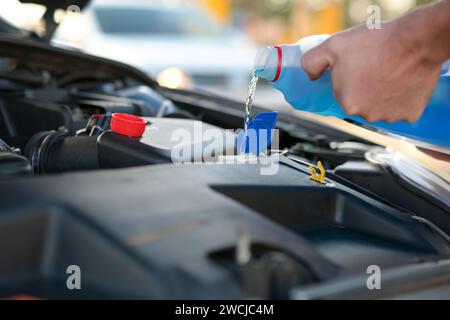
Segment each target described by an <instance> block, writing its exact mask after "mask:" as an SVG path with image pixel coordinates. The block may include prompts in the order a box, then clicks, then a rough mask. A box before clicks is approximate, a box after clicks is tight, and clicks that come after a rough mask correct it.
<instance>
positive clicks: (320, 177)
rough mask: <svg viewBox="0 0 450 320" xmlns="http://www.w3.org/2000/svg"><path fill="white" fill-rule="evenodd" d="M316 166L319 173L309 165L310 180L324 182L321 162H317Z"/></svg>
mask: <svg viewBox="0 0 450 320" xmlns="http://www.w3.org/2000/svg"><path fill="white" fill-rule="evenodd" d="M317 167H318V168H319V171H320V173H317V172H316V169H315V168H314V167H313V166H309V171H310V172H311V177H309V178H310V179H311V180H314V181H317V182H319V183H323V184H325V183H326V182H325V169H324V168H323V166H322V162H320V161H318V162H317Z"/></svg>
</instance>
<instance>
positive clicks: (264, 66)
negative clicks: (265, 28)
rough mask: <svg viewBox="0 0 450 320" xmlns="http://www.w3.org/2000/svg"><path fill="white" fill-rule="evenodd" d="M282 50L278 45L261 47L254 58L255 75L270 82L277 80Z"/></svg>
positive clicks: (279, 72)
mask: <svg viewBox="0 0 450 320" xmlns="http://www.w3.org/2000/svg"><path fill="white" fill-rule="evenodd" d="M282 59H283V50H282V48H281V47H280V46H271V47H266V48H263V49H261V50H260V51H259V52H258V54H257V55H256V58H255V63H254V69H255V72H256V75H257V76H258V77H260V78H263V79H266V80H267V81H270V82H275V81H277V80H278V78H279V77H280V74H281V67H282V61H283V60H282Z"/></svg>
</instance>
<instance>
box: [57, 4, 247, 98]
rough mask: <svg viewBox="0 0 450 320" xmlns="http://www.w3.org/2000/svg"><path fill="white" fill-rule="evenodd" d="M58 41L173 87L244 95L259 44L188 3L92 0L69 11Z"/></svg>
mask: <svg viewBox="0 0 450 320" xmlns="http://www.w3.org/2000/svg"><path fill="white" fill-rule="evenodd" d="M53 41H54V42H56V43H59V44H64V45H70V46H74V47H77V48H79V49H82V50H83V51H86V52H88V53H91V54H95V55H98V56H103V57H107V58H110V59H114V60H118V61H122V62H125V63H128V64H131V65H133V66H136V67H138V68H139V69H141V70H143V71H145V72H147V73H148V74H149V75H150V76H152V77H153V78H155V79H156V80H157V81H158V82H159V83H160V84H161V85H164V86H167V87H170V88H183V87H189V86H194V87H200V88H206V89H209V90H212V91H213V92H215V93H218V94H222V95H227V96H230V95H231V96H233V97H235V98H237V99H239V100H243V99H244V98H245V94H246V90H247V86H248V82H249V79H250V76H251V72H252V66H253V60H254V57H255V54H256V49H255V48H253V47H251V46H250V44H249V42H248V41H247V40H246V39H245V37H244V36H243V35H242V34H239V33H237V32H233V31H231V30H228V29H226V28H225V27H223V26H222V25H220V24H219V23H216V22H215V21H213V20H212V19H210V18H209V17H208V16H207V15H206V14H204V13H203V12H202V10H201V9H200V8H198V7H196V6H193V5H188V4H179V3H178V4H175V3H172V4H170V3H169V4H168V3H165V2H147V1H92V3H91V4H90V5H88V7H86V8H85V9H84V10H83V12H82V13H81V14H77V15H72V14H69V15H68V16H67V17H66V18H65V19H64V20H63V22H62V23H61V25H60V26H59V28H58V30H57V31H56V33H55V36H54V38H53Z"/></svg>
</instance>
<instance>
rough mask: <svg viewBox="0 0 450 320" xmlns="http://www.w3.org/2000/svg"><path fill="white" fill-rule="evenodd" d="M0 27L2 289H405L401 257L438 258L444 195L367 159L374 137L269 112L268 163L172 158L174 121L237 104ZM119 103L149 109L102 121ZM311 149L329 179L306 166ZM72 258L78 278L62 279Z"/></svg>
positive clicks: (442, 253) (127, 293)
mask: <svg viewBox="0 0 450 320" xmlns="http://www.w3.org/2000/svg"><path fill="white" fill-rule="evenodd" d="M2 41H3V42H4V44H7V45H4V46H2V47H3V49H2V50H3V51H2V52H0V55H1V56H2V58H0V68H1V71H0V74H1V77H0V139H1V145H0V194H1V197H0V211H1V215H0V230H1V231H0V238H1V241H0V246H1V249H2V252H3V253H4V254H3V255H2V257H1V258H0V296H2V297H7V296H14V295H19V294H27V295H31V296H36V297H39V298H153V299H155V298H156V299H162V298H171V299H178V298H194V299H200V298H208V299H214V298H226V299H243V298H261V299H270V298H275V299H286V298H310V297H312V298H330V297H343V298H350V297H358V298H364V297H371V296H377V297H379V295H381V294H383V295H401V294H403V293H405V290H406V289H405V287H406V284H407V283H410V281H411V277H413V276H414V272H410V273H408V272H406V271H405V272H399V271H401V270H403V269H402V268H412V267H416V268H417V267H418V266H424V267H423V268H425V270H422V273H423V274H427V275H428V277H431V276H432V275H433V274H436V272H437V271H436V268H443V267H442V264H438V263H437V261H439V260H441V259H444V258H445V257H448V255H449V237H448V234H449V233H450V223H449V222H450V221H448V220H449V219H450V218H449V215H448V214H449V213H450V209H449V207H448V206H447V205H446V204H445V203H442V202H440V201H438V200H436V199H431V198H430V196H429V195H427V194H426V193H424V191H423V190H420V189H419V188H417V187H415V186H414V185H410V184H406V183H405V182H404V181H402V180H401V179H399V177H398V176H395V175H394V174H393V173H392V172H390V171H389V170H387V169H386V168H383V167H381V166H376V165H374V164H373V163H371V162H370V161H368V159H367V157H366V154H367V152H369V151H371V150H374V149H375V148H380V147H379V146H376V145H373V144H372V143H370V142H368V141H365V140H362V139H360V138H358V137H355V136H352V135H350V134H347V133H345V132H343V131H339V130H336V129H334V128H331V127H327V126H325V125H321V124H318V123H314V122H311V121H309V120H307V119H301V118H297V117H296V118H294V117H290V116H289V115H286V114H280V116H279V121H278V126H277V129H278V130H279V146H278V149H279V150H278V149H277V150H274V149H272V150H269V151H270V153H276V154H279V156H280V160H279V170H278V171H277V173H276V174H274V175H267V176H265V175H261V174H260V169H261V168H260V166H261V165H260V164H258V163H257V164H248V163H244V164H239V165H236V164H226V163H223V164H214V165H210V164H208V163H200V164H199V163H198V161H197V163H195V164H194V163H187V164H182V165H180V164H175V163H173V161H172V160H171V157H170V155H171V153H172V152H173V150H174V145H173V143H172V142H171V140H170V136H171V134H172V133H173V131H174V130H176V129H179V128H184V129H186V130H188V131H190V130H193V129H192V127H193V126H194V124H195V123H201V124H202V125H203V126H204V128H205V130H206V129H208V128H215V129H218V130H224V131H225V130H227V129H238V128H241V127H242V118H243V112H244V110H243V106H242V103H239V102H234V101H229V100H225V99H222V98H218V97H215V96H211V95H208V94H204V93H199V92H188V91H181V90H170V89H166V88H162V87H159V86H158V85H157V84H155V83H153V82H152V81H151V80H150V79H148V78H147V77H146V76H145V75H143V74H140V73H139V71H137V70H134V69H132V68H130V67H128V66H125V65H121V64H119V63H114V62H111V61H107V60H104V59H101V58H96V57H90V56H86V55H82V54H81V53H77V52H68V51H66V50H64V49H60V48H49V47H46V46H44V45H37V44H31V43H29V44H27V42H26V41H25V45H24V44H23V43H20V44H19V43H18V42H16V41H14V40H12V39H3V40H2ZM27 46H28V47H27ZM31 49H32V50H31ZM63 58H64V59H63ZM255 109H256V112H258V111H263V110H262V109H258V108H257V107H255ZM116 113H125V114H130V115H135V116H139V117H142V118H144V119H146V121H147V128H146V131H145V134H144V136H143V137H142V138H131V137H126V136H123V135H120V134H117V133H114V132H112V131H111V130H110V129H111V128H110V122H111V116H112V115H113V114H116ZM231 141H233V140H231ZM195 143H198V144H200V145H202V144H203V143H205V141H204V140H202V139H200V140H199V141H195ZM223 151H224V153H227V154H228V153H231V154H234V153H235V150H234V142H233V143H232V144H229V143H228V144H227V143H226V142H225V143H224V144H223ZM199 159H200V162H201V157H197V156H196V155H194V156H193V160H199ZM317 161H321V163H323V166H324V167H325V170H326V179H325V182H324V183H318V182H316V181H314V180H311V179H310V176H311V172H310V169H309V167H310V166H311V165H312V166H313V167H315V165H316V163H317ZM324 174H325V173H324ZM12 244H14V245H13V246H12ZM73 264H75V265H78V266H79V267H80V269H81V270H82V271H83V279H84V280H83V283H84V286H83V290H81V291H68V290H67V288H66V286H65V279H66V276H67V273H66V269H67V267H68V266H69V265H73ZM372 265H376V266H379V267H380V268H383V270H393V275H392V277H391V278H390V280H389V281H387V282H385V285H386V286H387V287H388V288H389V289H390V290H384V291H383V292H382V293H381V292H376V291H368V290H365V286H366V282H365V281H366V278H365V275H366V274H367V269H368V267H369V266H372ZM395 271H397V273H395ZM408 277H409V278H408ZM352 279H353V280H352ZM427 279H428V278H427V276H423V277H422V280H421V281H422V282H420V281H417V282H416V283H415V285H416V287H417V289H418V290H422V289H423V290H427V289H428V287H427V284H426V283H427ZM350 280H352V281H353V282H352V283H351V284H348V285H346V286H341V287H340V288H341V290H336V289H333V290H330V289H329V288H328V287H327V286H326V285H327V284H329V283H340V282H342V283H348V281H350ZM346 281H347V282H346Z"/></svg>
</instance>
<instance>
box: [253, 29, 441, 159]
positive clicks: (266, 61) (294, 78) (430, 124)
mask: <svg viewBox="0 0 450 320" xmlns="http://www.w3.org/2000/svg"><path fill="white" fill-rule="evenodd" d="M328 37H329V35H326V34H322V35H315V36H310V37H306V38H303V39H301V40H300V41H299V42H298V43H296V44H291V45H281V46H273V47H267V48H264V49H261V50H260V52H259V53H258V55H257V56H256V59H255V70H256V73H257V75H258V76H259V77H260V78H264V79H266V80H268V81H269V82H270V84H271V85H272V86H274V87H275V88H277V89H278V90H280V91H281V92H282V93H283V95H284V98H285V99H286V101H287V102H288V103H289V104H290V105H291V106H292V107H294V108H295V109H299V110H303V111H309V112H314V113H316V114H320V115H324V116H335V117H338V118H341V119H351V120H353V121H356V122H358V123H360V124H363V125H366V126H369V127H374V128H377V129H381V130H382V131H385V132H388V133H393V134H396V135H401V136H403V137H406V138H409V139H413V140H414V141H415V142H416V143H417V144H419V145H424V146H430V144H431V145H432V147H433V146H436V147H438V148H437V149H439V150H441V151H444V152H446V153H447V152H449V153H450V149H449V148H450V61H448V62H446V63H445V64H444V65H443V66H442V69H441V75H440V77H439V80H438V83H437V85H436V88H435V90H434V93H433V95H432V97H431V99H430V101H429V103H428V105H427V107H426V109H425V111H424V112H423V114H422V116H421V117H420V119H419V120H418V121H417V122H415V123H408V122H405V121H398V122H394V123H388V122H384V121H380V122H374V123H369V122H367V121H366V120H364V119H362V118H361V117H356V116H348V115H346V114H345V113H344V111H343V110H342V108H341V107H340V106H339V104H338V102H337V101H336V99H335V98H334V96H333V89H332V84H331V72H330V70H326V71H325V72H324V73H323V74H322V76H321V77H320V78H319V79H317V80H314V81H312V80H310V79H309V77H308V75H307V73H306V72H305V71H304V70H303V69H302V67H301V62H300V61H301V56H302V55H303V54H304V53H305V52H306V51H308V50H309V49H311V48H313V47H315V46H317V45H319V44H320V43H322V42H323V41H325V40H326V39H327V38H328ZM368 76H369V75H368Z"/></svg>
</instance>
